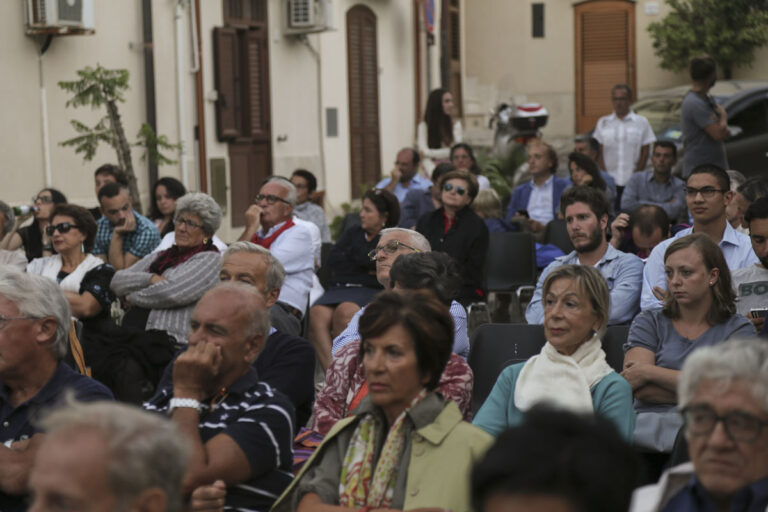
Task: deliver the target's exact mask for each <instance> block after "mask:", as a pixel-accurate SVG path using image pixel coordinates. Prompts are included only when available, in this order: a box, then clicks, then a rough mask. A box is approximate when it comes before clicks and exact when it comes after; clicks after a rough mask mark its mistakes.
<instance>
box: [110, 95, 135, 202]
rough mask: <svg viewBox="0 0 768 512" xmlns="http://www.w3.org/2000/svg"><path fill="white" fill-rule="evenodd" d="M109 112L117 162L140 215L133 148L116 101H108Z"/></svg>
mask: <svg viewBox="0 0 768 512" xmlns="http://www.w3.org/2000/svg"><path fill="white" fill-rule="evenodd" d="M107 112H108V113H109V121H110V124H111V125H112V133H114V135H115V150H116V151H117V161H118V164H119V165H120V168H121V169H122V170H123V171H124V172H125V175H126V176H127V177H128V188H129V190H130V191H131V198H132V199H133V209H134V210H136V211H137V212H139V213H142V208H141V197H140V196H139V187H138V184H137V180H136V175H135V174H134V172H133V160H132V159H131V146H130V145H129V144H128V139H126V138H125V130H123V122H122V121H121V120H120V112H119V111H118V110H117V103H115V100H113V99H111V100H109V101H107Z"/></svg>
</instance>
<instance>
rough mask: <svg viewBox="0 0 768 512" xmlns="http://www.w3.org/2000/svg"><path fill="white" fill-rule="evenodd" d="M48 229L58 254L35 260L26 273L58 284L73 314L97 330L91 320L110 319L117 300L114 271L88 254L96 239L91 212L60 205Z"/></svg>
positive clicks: (76, 207)
mask: <svg viewBox="0 0 768 512" xmlns="http://www.w3.org/2000/svg"><path fill="white" fill-rule="evenodd" d="M46 230H47V233H48V236H50V237H51V242H52V244H53V247H54V249H56V252H57V254H54V255H53V256H48V257H45V258H37V259H34V260H32V261H31V262H30V263H29V265H27V272H29V273H31V274H38V275H41V276H43V277H47V278H49V279H51V280H53V281H56V282H57V283H59V286H60V287H61V289H62V290H63V291H64V295H65V296H66V297H67V301H68V302H69V306H70V308H71V309H72V315H73V316H76V317H77V318H79V319H80V320H83V321H84V325H85V327H86V328H87V329H89V330H90V329H91V328H93V327H95V325H91V324H92V323H93V322H90V320H94V321H95V320H104V319H106V320H108V319H109V311H110V305H111V302H112V300H113V298H114V296H113V295H112V293H111V291H110V290H109V282H110V280H111V279H112V276H113V275H114V273H115V270H114V269H113V268H112V267H111V266H110V265H108V264H105V263H104V262H103V261H102V260H101V259H99V258H97V257H96V256H94V255H93V254H90V253H89V251H90V250H91V248H92V247H93V242H94V238H95V237H96V221H95V220H94V219H93V216H92V215H91V213H90V212H89V211H88V210H86V209H85V208H83V207H82V206H77V205H73V204H61V205H57V206H56V208H55V209H54V210H53V213H52V215H51V223H50V224H49V225H48V227H46Z"/></svg>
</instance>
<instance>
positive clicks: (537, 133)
mask: <svg viewBox="0 0 768 512" xmlns="http://www.w3.org/2000/svg"><path fill="white" fill-rule="evenodd" d="M548 120H549V112H548V111H547V109H546V107H544V106H543V105H541V104H540V103H522V104H520V105H510V104H507V103H500V104H499V105H498V106H497V107H496V109H495V110H494V111H492V112H491V119H490V121H489V122H488V127H489V128H491V129H494V133H493V155H494V156H495V157H497V158H501V159H507V158H510V159H511V160H512V161H514V162H516V163H517V164H518V167H517V169H516V170H515V173H514V177H513V182H514V183H513V184H515V185H516V184H517V183H518V182H519V181H520V176H521V175H522V174H524V171H525V169H522V168H523V167H526V168H527V163H526V162H527V160H528V154H527V151H526V146H527V144H528V142H530V141H531V139H535V138H537V137H541V130H540V128H542V127H544V126H546V125H547V121H548ZM521 170H522V171H523V172H521Z"/></svg>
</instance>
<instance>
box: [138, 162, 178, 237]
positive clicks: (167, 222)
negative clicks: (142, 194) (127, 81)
mask: <svg viewBox="0 0 768 512" xmlns="http://www.w3.org/2000/svg"><path fill="white" fill-rule="evenodd" d="M152 191H153V193H152V206H151V207H150V208H149V215H148V216H147V217H149V219H150V220H151V221H153V222H154V223H155V227H156V228H157V230H158V231H160V236H165V235H167V234H168V233H171V232H173V215H174V213H176V200H177V199H178V198H180V197H181V196H183V195H184V194H186V193H187V189H186V188H185V187H184V184H183V183H182V182H180V181H179V180H177V179H176V178H171V177H168V176H166V177H165V178H160V179H159V180H157V181H156V182H155V186H154V187H152Z"/></svg>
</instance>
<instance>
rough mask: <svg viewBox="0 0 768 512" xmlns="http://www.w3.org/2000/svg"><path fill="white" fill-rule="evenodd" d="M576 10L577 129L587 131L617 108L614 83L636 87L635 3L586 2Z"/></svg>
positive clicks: (582, 131) (580, 131) (581, 131)
mask: <svg viewBox="0 0 768 512" xmlns="http://www.w3.org/2000/svg"><path fill="white" fill-rule="evenodd" d="M575 9H576V10H575V19H576V112H577V114H576V127H577V128H576V129H577V131H578V132H579V133H584V132H586V131H589V130H591V129H592V128H594V126H595V123H596V122H597V120H598V119H599V118H600V117H601V116H604V115H606V114H609V113H611V111H612V110H613V106H612V105H611V88H612V87H613V86H614V85H616V84H629V86H630V87H632V89H633V91H634V90H635V45H634V23H635V22H634V4H633V3H630V2H626V1H601V2H586V3H583V4H579V5H577V6H576V8H575Z"/></svg>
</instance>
